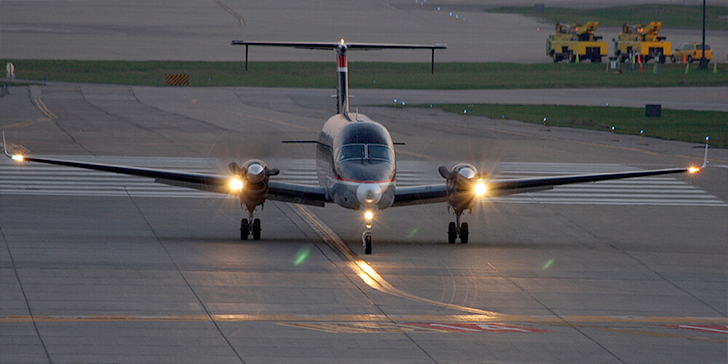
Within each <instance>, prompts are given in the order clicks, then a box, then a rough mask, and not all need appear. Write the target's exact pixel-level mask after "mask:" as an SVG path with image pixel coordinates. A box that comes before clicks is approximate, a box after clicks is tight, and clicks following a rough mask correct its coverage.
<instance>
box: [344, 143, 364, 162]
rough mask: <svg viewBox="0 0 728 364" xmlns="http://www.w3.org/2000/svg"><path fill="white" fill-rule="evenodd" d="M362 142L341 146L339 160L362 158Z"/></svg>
mask: <svg viewBox="0 0 728 364" xmlns="http://www.w3.org/2000/svg"><path fill="white" fill-rule="evenodd" d="M364 156H365V154H364V144H349V145H344V146H342V147H341V160H342V161H345V160H348V159H364Z"/></svg>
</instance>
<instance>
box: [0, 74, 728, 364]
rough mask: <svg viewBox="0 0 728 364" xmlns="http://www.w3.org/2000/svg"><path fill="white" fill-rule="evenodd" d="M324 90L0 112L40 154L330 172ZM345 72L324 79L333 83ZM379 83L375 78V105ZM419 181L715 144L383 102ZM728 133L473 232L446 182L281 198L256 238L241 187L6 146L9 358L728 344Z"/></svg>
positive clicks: (644, 157) (172, 358)
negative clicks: (706, 152)
mask: <svg viewBox="0 0 728 364" xmlns="http://www.w3.org/2000/svg"><path fill="white" fill-rule="evenodd" d="M321 93H322V92H320V91H315V92H312V91H308V90H286V89H280V90H264V92H260V93H256V92H254V91H252V90H251V89H237V88H210V89H186V88H180V89H170V88H141V87H127V86H101V85H49V86H45V87H13V88H11V90H10V94H9V95H6V96H4V97H2V98H0V110H2V112H0V129H1V130H3V131H5V132H6V134H7V136H8V138H9V141H11V142H12V144H13V147H14V148H21V147H22V148H26V149H28V150H30V151H31V152H32V153H35V154H41V155H62V156H66V157H68V158H78V159H82V160H98V161H107V162H112V163H125V164H126V163H128V164H131V165H137V166H154V167H168V168H172V169H178V170H179V169H181V170H192V171H210V172H216V173H223V172H224V168H225V165H227V163H229V162H230V161H232V160H234V161H238V162H241V161H244V160H245V159H247V158H253V157H260V158H264V159H265V160H267V161H268V162H269V164H271V165H273V166H279V167H280V168H281V170H282V173H281V176H280V178H281V179H283V180H288V181H296V182H300V183H310V182H311V181H312V174H311V167H312V158H313V155H314V152H313V150H312V149H311V148H310V146H306V145H281V144H280V141H281V140H290V139H299V140H300V139H307V138H312V137H315V135H316V133H317V130H318V128H320V127H321V125H322V124H323V120H325V118H326V117H328V116H329V115H330V114H331V113H332V112H333V111H332V109H333V108H334V107H335V106H334V105H333V102H332V100H331V99H330V98H329V97H328V95H324V96H323V97H321V95H320V94H321ZM324 93H325V92H324ZM358 100H359V99H354V100H353V103H354V104H355V105H356V104H357V102H358ZM360 112H362V113H366V114H367V115H368V116H370V117H372V118H374V119H375V120H379V121H380V122H382V123H383V124H384V125H385V126H386V127H387V128H389V129H390V131H391V132H392V135H393V137H394V139H395V140H396V141H402V142H406V145H404V146H398V148H397V157H398V161H399V162H398V163H399V164H398V165H399V168H400V169H401V171H402V172H401V176H400V180H401V183H402V185H406V184H413V183H417V182H418V181H423V182H424V183H438V181H440V177H439V176H438V174H437V172H436V170H437V166H439V165H441V164H445V165H448V166H452V165H453V164H454V163H455V162H458V161H473V162H476V163H477V164H476V166H478V167H479V168H481V170H483V171H487V172H489V173H491V174H493V175H499V176H506V177H507V176H529V175H532V176H536V175H545V174H551V173H553V174H568V173H581V172H592V171H614V170H622V169H624V170H637V169H649V168H661V167H666V166H683V165H688V164H690V163H696V162H700V161H701V159H702V149H701V146H700V145H695V144H690V143H681V142H669V141H661V140H654V139H648V140H646V142H643V143H640V140H639V138H637V137H629V136H620V137H619V141H617V142H613V141H611V140H610V137H611V135H610V134H608V133H598V132H592V131H580V130H571V129H559V128H550V129H549V131H544V130H543V128H542V127H541V126H539V125H533V124H524V123H519V122H513V121H509V120H505V121H504V120H488V119H484V118H476V117H468V118H467V119H465V118H463V117H462V116H458V115H452V114H446V113H442V112H439V111H433V112H431V111H430V110H417V109H404V110H402V109H390V108H379V107H372V106H366V105H365V104H364V105H362V106H361V107H360ZM727 153H728V152H727V151H726V150H725V149H711V150H710V161H711V163H710V167H709V168H708V169H707V170H705V171H703V172H701V173H699V174H697V175H694V176H670V177H665V178H643V179H636V180H625V181H622V182H618V183H614V182H609V183H597V184H587V185H583V186H578V187H576V186H575V187H569V188H564V189H555V190H554V191H549V192H543V193H534V194H528V195H522V196H513V197H510V198H503V199H498V200H493V201H488V202H484V203H482V204H480V205H478V206H477V208H476V209H474V210H473V213H472V214H471V215H465V216H464V218H465V221H468V222H469V223H470V226H471V238H470V243H469V244H467V245H463V244H455V245H449V244H447V243H446V229H447V223H448V222H449V221H450V220H452V218H453V217H452V216H451V215H449V214H448V211H447V209H446V207H445V205H443V204H436V205H427V206H412V207H403V208H397V209H390V210H386V211H384V212H382V213H381V214H378V215H377V217H376V220H375V222H374V242H375V246H374V254H372V255H369V256H365V255H363V254H362V248H361V246H360V236H361V231H362V230H363V222H362V221H361V217H360V216H359V215H360V214H359V213H358V212H355V211H348V210H343V209H341V208H338V207H336V206H329V207H326V208H313V207H311V208H307V207H300V206H297V205H290V204H285V203H278V202H269V203H267V204H266V206H265V209H264V210H263V211H259V212H258V213H257V214H256V217H259V218H261V219H262V221H263V233H262V236H263V237H262V239H261V240H260V241H252V240H249V241H240V240H239V234H238V231H237V229H238V227H239V223H240V218H241V217H242V216H243V214H242V211H241V210H240V208H239V206H238V205H237V202H236V201H235V200H234V199H232V198H225V197H223V196H212V195H209V194H204V193H198V192H194V191H190V192H187V191H185V190H183V189H178V188H172V187H166V186H161V185H154V184H153V183H150V181H149V180H144V179H138V178H129V177H123V176H118V175H114V174H103V173H94V172H87V171H78V170H71V169H67V168H58V167H52V166H44V165H39V164H24V165H20V166H18V165H12V164H11V161H10V160H7V159H4V160H3V161H2V162H0V233H1V236H2V244H0V282H2V284H0V362H2V363H6V362H7V363H43V362H49V363H82V362H94V363H112V362H117V363H118V362H130V363H131V362H134V363H150V362H155V363H158V362H159V363H161V362H174V363H184V362H190V363H200V362H210V363H228V362H229V363H241V362H242V363H270V362H277V363H340V362H351V363H365V362H366V363H370V362H382V363H384V362H386V363H423V362H425V363H427V362H433V363H484V362H486V363H487V362H509V363H510V362H522V363H563V362H575V363H684V362H703V363H721V362H726V360H727V359H728V352H727V351H726V348H727V346H726V342H727V341H726V338H727V336H726V335H728V319H727V318H726V315H727V314H728V312H727V310H728V301H727V299H728V291H727V289H726V287H728V286H727V283H728V276H726V261H728V256H727V255H728V254H727V252H726V246H728V245H727V244H728V228H727V227H726V224H725V221H728V202H727V201H728V186H727V185H726V183H725V181H726V177H727V174H728V168H726V166H728V154H727Z"/></svg>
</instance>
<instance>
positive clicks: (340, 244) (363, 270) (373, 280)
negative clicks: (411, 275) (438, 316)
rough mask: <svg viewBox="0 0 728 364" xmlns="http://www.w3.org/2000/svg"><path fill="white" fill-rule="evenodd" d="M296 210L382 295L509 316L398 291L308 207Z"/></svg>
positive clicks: (502, 316) (297, 207) (359, 275)
mask: <svg viewBox="0 0 728 364" xmlns="http://www.w3.org/2000/svg"><path fill="white" fill-rule="evenodd" d="M294 206H295V207H296V209H294V211H295V212H296V213H298V214H299V216H301V218H303V220H304V221H306V223H308V224H309V226H311V228H312V229H313V230H314V231H315V232H316V233H317V234H318V235H319V236H320V237H321V239H323V240H324V242H325V243H326V244H328V245H329V246H330V247H332V248H333V249H334V250H335V251H337V252H338V253H339V256H340V257H341V258H342V259H343V260H344V261H345V262H346V263H348V265H349V267H350V268H351V269H352V270H353V271H354V273H355V274H356V275H357V276H358V277H359V278H360V279H361V280H362V281H363V282H364V283H365V284H366V285H367V286H369V287H371V288H374V289H376V290H377V291H380V292H382V293H387V294H390V295H393V296H396V297H399V298H405V299H408V300H412V301H417V302H422V303H427V304H431V305H434V306H438V307H444V308H449V309H453V310H457V311H464V312H470V313H476V314H480V315H485V316H488V317H492V318H496V317H501V318H504V317H506V316H507V315H503V314H500V313H497V312H493V311H487V310H481V309H478V308H474V307H467V306H461V305H456V304H453V303H445V302H439V301H435V300H431V299H427V298H423V297H419V296H416V295H413V294H410V293H407V292H404V291H401V290H399V289H397V288H396V287H394V286H392V284H390V283H389V282H387V281H386V280H385V279H384V278H382V276H380V275H379V273H377V271H376V270H374V268H372V267H371V266H370V265H369V263H367V262H366V261H364V260H363V259H361V258H360V257H359V256H358V255H357V254H356V253H354V252H353V251H352V250H351V249H349V247H348V246H347V245H346V243H344V241H343V240H341V238H340V237H339V236H338V235H336V233H334V232H333V231H332V230H331V228H329V227H328V226H326V224H324V222H323V221H321V220H320V219H318V218H317V217H316V216H315V215H314V214H313V212H311V210H309V209H308V208H307V207H305V206H302V205H298V204H296V205H294Z"/></svg>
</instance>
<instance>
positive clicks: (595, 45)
mask: <svg viewBox="0 0 728 364" xmlns="http://www.w3.org/2000/svg"><path fill="white" fill-rule="evenodd" d="M598 27H599V22H595V21H594V22H587V23H585V24H563V23H557V24H556V32H555V33H553V34H551V35H550V36H549V37H548V39H546V55H547V56H549V57H551V58H553V60H554V63H556V62H559V61H561V60H567V61H569V62H580V61H583V60H585V59H588V60H590V61H592V62H601V61H602V57H604V56H606V55H607V54H608V52H609V50H608V47H609V45H608V44H607V42H600V41H599V40H600V39H602V37H600V36H595V35H594V32H595V31H596V30H597V28H598Z"/></svg>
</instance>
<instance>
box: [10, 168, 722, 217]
mask: <svg viewBox="0 0 728 364" xmlns="http://www.w3.org/2000/svg"><path fill="white" fill-rule="evenodd" d="M57 158H60V159H72V160H73V159H75V160H84V161H94V162H100V163H111V164H121V165H130V166H139V167H150V168H161V169H171V170H181V171H187V172H199V173H212V174H222V175H224V174H226V172H227V171H226V167H225V164H226V163H222V162H221V161H218V160H215V159H205V158H132V157H108V158H88V157H57ZM454 164H455V163H451V165H454ZM270 165H271V166H276V167H278V168H280V169H281V174H280V176H277V177H274V178H275V180H276V181H280V182H289V183H298V184H306V185H317V183H318V180H317V177H316V163H315V161H314V160H313V159H296V160H289V161H277V162H274V161H272V162H271V163H270ZM397 167H398V171H397V185H398V186H412V185H417V184H439V183H444V180H443V179H442V177H440V176H439V174H438V173H437V166H436V165H433V164H432V163H429V162H415V161H398V162H397ZM629 170H639V169H638V168H634V167H628V166H625V165H619V164H577V163H500V164H499V165H498V170H497V171H496V173H495V175H494V178H498V179H508V178H524V177H526V178H527V177H537V176H549V175H551V176H556V175H567V174H584V173H604V172H617V171H629ZM696 178H700V177H699V176H697V177H696ZM0 195H34V196H109V197H123V196H133V197H166V198H226V196H227V195H222V194H214V193H207V192H202V191H197V190H190V189H186V188H180V187H172V186H167V185H162V184H157V183H154V181H153V180H152V179H149V178H140V177H131V176H125V175H119V174H113V173H106V172H98V171H91V170H84V169H77V168H69V167H61V166H52V165H46V164H40V163H25V164H20V165H18V164H15V163H14V162H12V161H10V160H7V159H2V161H0ZM491 201H494V202H498V203H519V204H520V203H539V204H566V205H652V206H719V207H728V203H726V202H724V201H722V200H720V199H719V198H717V197H715V196H713V195H711V194H708V193H706V192H705V191H703V190H701V189H699V188H697V187H695V186H692V185H690V184H688V183H687V182H684V181H682V180H680V179H677V178H675V177H672V176H662V177H644V178H632V179H626V180H617V181H605V182H596V183H586V184H577V185H569V186H563V187H557V188H555V189H554V190H551V191H544V192H537V193H529V194H523V195H515V196H507V197H501V198H494V199H492V200H491Z"/></svg>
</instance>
